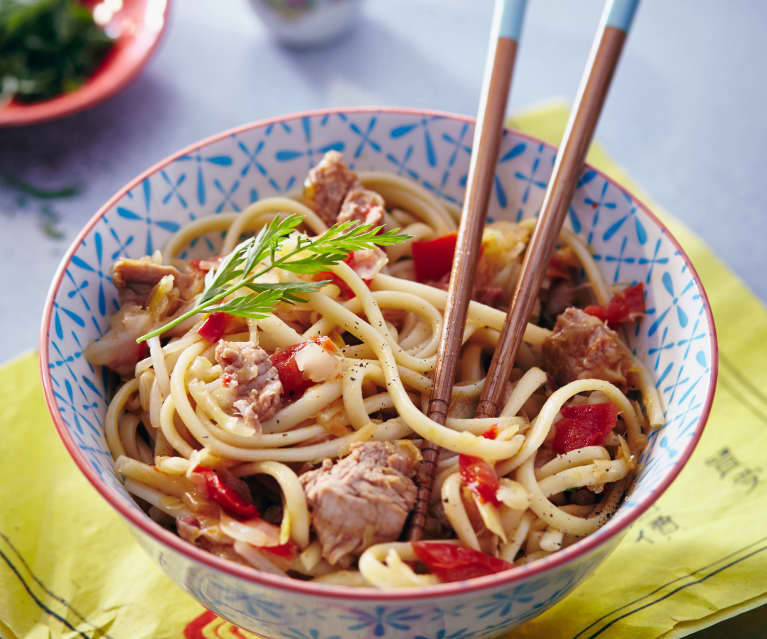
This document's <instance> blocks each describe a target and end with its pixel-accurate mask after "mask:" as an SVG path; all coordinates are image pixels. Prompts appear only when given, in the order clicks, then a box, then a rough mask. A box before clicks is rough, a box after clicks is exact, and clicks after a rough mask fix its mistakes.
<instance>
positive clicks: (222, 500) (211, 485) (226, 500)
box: [194, 466, 259, 521]
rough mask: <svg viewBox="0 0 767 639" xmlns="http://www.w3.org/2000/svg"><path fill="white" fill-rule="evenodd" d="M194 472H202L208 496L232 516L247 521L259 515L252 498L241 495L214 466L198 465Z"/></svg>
mask: <svg viewBox="0 0 767 639" xmlns="http://www.w3.org/2000/svg"><path fill="white" fill-rule="evenodd" d="M194 472H196V473H200V474H201V475H202V476H203V478H204V479H205V489H206V491H207V493H208V498H209V499H210V500H212V501H214V502H216V503H217V504H218V505H219V506H221V509H222V510H223V511H224V512H225V513H226V514H227V515H229V516H230V517H234V518H235V519H240V520H242V521H246V520H248V519H254V518H256V517H258V516H259V514H258V510H257V509H256V507H255V506H254V505H253V502H252V501H251V500H250V496H246V495H241V494H240V493H239V492H237V491H236V490H235V489H234V488H233V487H232V486H230V485H229V484H227V483H226V481H225V480H224V479H223V478H222V477H221V475H220V474H219V473H217V472H216V471H215V470H213V469H212V468H208V467H207V466H198V467H197V468H195V470H194Z"/></svg>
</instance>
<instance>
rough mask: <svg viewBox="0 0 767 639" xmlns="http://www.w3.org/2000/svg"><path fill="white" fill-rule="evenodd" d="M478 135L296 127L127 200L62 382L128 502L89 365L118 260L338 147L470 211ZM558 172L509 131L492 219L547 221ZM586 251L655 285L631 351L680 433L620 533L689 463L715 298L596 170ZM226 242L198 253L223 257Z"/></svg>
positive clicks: (97, 461)
mask: <svg viewBox="0 0 767 639" xmlns="http://www.w3.org/2000/svg"><path fill="white" fill-rule="evenodd" d="M472 132H473V125H472V124H470V123H469V122H466V121H464V120H462V119H457V118H450V117H443V116H436V115H429V114H419V113H412V112H396V111H374V110H362V111H349V112H332V113H324V114H315V115H310V116H295V117H288V118H285V119H283V120H280V121H277V122H272V123H268V124H262V125H256V126H253V127H251V128H246V129H243V130H240V131H238V132H237V133H234V134H231V135H225V136H223V137H220V138H218V139H216V140H214V141H212V142H210V143H208V144H205V145H204V146H200V147H198V148H196V149H195V150H193V151H190V152H188V153H186V154H184V155H180V156H177V157H175V158H174V159H172V160H171V161H170V162H168V163H167V164H165V165H163V166H161V167H159V168H156V169H155V170H154V171H153V172H152V173H151V174H150V175H149V176H148V177H146V178H145V179H143V180H141V181H139V182H137V183H136V184H135V185H133V186H132V188H130V189H129V190H128V191H126V192H125V193H124V194H123V195H122V196H120V197H119V199H118V200H117V201H116V202H114V203H113V205H112V206H110V207H109V208H108V209H107V210H106V211H105V212H104V215H103V216H101V218H100V219H99V220H98V221H97V222H96V223H95V224H94V225H93V226H92V227H91V228H90V230H89V231H88V233H87V234H86V235H85V237H84V239H83V241H82V242H81V243H80V245H79V246H77V248H76V251H75V253H74V255H73V256H72V259H71V261H70V262H69V263H68V264H67V265H66V270H65V272H64V273H63V277H62V279H61V282H60V284H59V286H58V289H57V290H56V291H55V294H54V300H53V305H54V308H53V311H52V315H51V325H50V327H49V343H48V352H49V359H50V366H49V373H50V379H51V384H52V387H53V391H54V395H55V398H56V402H57V404H58V409H59V411H60V414H61V418H62V420H63V422H64V424H65V425H66V426H67V428H68V429H69V432H70V434H71V437H72V439H73V441H74V442H75V443H76V446H77V447H78V449H79V454H80V455H81V456H82V458H83V459H84V460H85V461H86V463H87V464H89V465H90V466H91V467H92V468H93V469H94V470H95V471H96V472H97V473H98V475H99V477H100V478H101V480H102V481H103V482H104V483H105V484H107V485H108V486H110V487H112V488H113V489H114V490H115V491H116V493H117V495H118V496H119V497H118V498H119V499H122V500H125V501H126V502H127V503H128V504H130V506H131V507H133V508H138V507H137V506H136V505H135V504H134V502H133V501H132V500H131V499H130V497H129V496H128V494H127V492H126V491H125V490H124V488H123V487H122V485H121V483H120V481H119V480H118V479H117V477H116V476H115V475H114V473H113V472H112V460H111V456H110V454H109V452H108V450H107V447H106V444H105V441H104V437H103V434H102V420H103V417H104V414H105V411H106V400H107V398H106V391H105V380H106V377H105V375H104V374H103V373H102V371H100V370H95V369H94V368H93V367H91V366H90V365H89V364H88V362H87V361H86V360H85V358H84V357H83V355H82V351H83V349H84V348H85V346H86V345H87V344H88V343H89V342H90V341H91V340H92V339H94V338H97V337H98V336H100V335H101V334H102V332H103V331H104V329H105V327H106V326H107V324H108V317H109V315H110V314H111V313H113V312H114V310H115V309H116V308H117V299H116V293H115V289H114V287H113V285H112V283H111V281H110V277H109V275H110V270H111V264H112V262H113V261H114V260H115V259H117V257H118V256H122V255H127V256H130V257H138V256H141V255H144V254H147V253H151V252H152V251H154V250H155V249H157V248H161V247H162V246H163V244H164V243H165V241H166V239H167V238H168V237H169V236H170V235H171V233H173V232H174V231H176V230H178V228H180V227H181V226H182V225H184V224H185V223H187V222H188V221H190V220H193V219H195V218H198V217H201V216H205V215H212V214H217V213H220V212H222V211H230V210H235V211H236V210H242V209H243V208H244V207H246V206H247V205H248V204H249V203H250V202H252V201H254V200H255V199H258V198H262V197H265V196H269V195H274V194H281V193H286V192H290V191H294V190H295V189H297V188H298V187H300V185H301V182H302V181H303V179H304V177H305V175H306V173H307V171H308V169H309V168H310V167H311V166H312V165H313V164H314V163H315V162H316V161H317V160H318V159H319V158H320V157H321V156H322V155H323V154H324V153H325V152H326V151H327V150H329V149H336V150H339V151H342V152H343V153H344V156H345V158H346V160H347V162H349V163H350V165H351V166H352V168H355V169H358V170H369V169H376V170H386V171H391V172H395V173H398V174H400V175H404V176H406V177H409V178H411V179H413V180H416V181H417V182H419V183H420V184H421V185H423V186H424V187H426V188H427V189H429V190H430V191H432V192H433V193H434V194H436V195H437V196H438V197H442V198H445V199H446V200H447V201H449V202H451V203H453V204H459V203H460V202H461V198H462V194H463V190H464V186H465V183H466V171H467V167H468V161H469V152H470V145H471V139H472ZM553 162H554V152H553V150H552V149H551V148H549V147H547V146H545V145H543V144H541V143H539V142H536V141H534V140H531V139H529V138H527V137H524V136H521V135H518V134H515V133H511V132H506V133H505V135H504V138H503V142H502V145H501V154H500V160H499V163H498V168H497V173H496V179H495V186H494V192H493V197H492V202H491V207H490V218H495V219H502V218H506V219H511V220H518V219H520V218H523V217H531V216H534V215H536V214H537V212H538V209H539V207H540V204H541V201H542V198H543V193H544V189H545V186H546V181H547V179H548V176H549V174H550V173H551V169H552V166H553ZM568 225H569V227H570V228H571V229H572V230H573V231H574V232H576V233H577V234H578V235H580V236H581V237H582V238H583V239H584V240H586V241H587V242H588V243H589V244H590V245H591V246H592V248H593V250H594V254H595V255H594V256H595V259H596V260H597V263H598V264H599V266H600V268H601V269H602V271H603V273H604V274H605V276H606V278H607V281H608V282H609V283H618V284H622V285H629V284H632V283H634V282H636V281H641V282H644V284H645V287H646V290H647V299H646V306H647V314H646V316H645V317H644V319H643V320H642V321H641V322H640V323H639V324H638V325H637V327H636V329H635V330H634V332H633V335H632V336H631V346H632V348H633V349H634V351H635V352H636V353H637V354H638V356H639V357H640V358H642V359H643V360H644V361H645V362H646V363H647V365H648V367H649V368H650V370H651V371H652V372H653V374H654V375H655V377H656V384H657V387H658V389H659V390H660V393H661V396H662V398H663V401H664V405H665V409H666V425H665V426H664V427H662V428H661V429H659V430H658V431H656V432H655V433H653V434H652V436H651V437H650V442H649V445H648V447H647V450H646V452H645V453H644V454H643V456H642V459H641V460H640V472H639V475H638V477H637V480H636V482H635V484H634V488H633V490H632V492H631V495H630V497H629V498H628V499H627V500H626V501H625V503H624V504H623V505H622V506H621V508H620V510H619V512H618V514H617V515H616V516H615V517H614V518H613V522H614V523H615V522H617V521H618V520H620V519H622V518H624V517H627V516H629V515H630V512H631V511H632V509H634V508H636V507H637V505H638V504H639V503H641V502H642V501H643V500H644V499H645V498H647V497H648V496H649V495H650V494H651V493H652V492H653V490H654V489H656V488H657V487H658V486H659V485H660V484H661V483H662V482H663V481H664V479H665V478H667V477H668V475H669V473H670V472H671V471H672V469H673V468H674V466H675V465H676V464H678V463H680V460H683V459H686V457H687V456H688V454H689V448H690V446H691V445H693V443H694V442H693V439H694V436H695V435H696V433H697V432H698V430H699V428H700V420H701V416H702V414H703V412H704V411H705V409H706V404H707V399H708V397H709V393H710V392H711V390H712V389H711V384H712V374H711V362H712V350H711V349H712V347H711V343H712V342H711V339H710V338H711V334H712V326H710V324H709V317H710V316H709V315H708V314H707V313H706V312H705V311H706V299H705V296H704V295H703V292H702V291H701V290H700V288H699V286H698V284H697V280H696V278H694V277H693V274H692V273H691V271H690V268H689V266H688V265H687V263H686V261H685V258H684V256H683V255H681V254H680V252H679V250H678V249H677V247H676V245H675V244H674V243H673V242H672V241H671V239H670V238H669V237H668V234H667V231H666V230H665V229H664V228H662V227H660V226H659V225H658V223H657V222H656V221H655V220H654V218H652V217H651V216H649V215H648V214H647V212H646V211H645V210H644V209H643V208H642V206H641V205H640V204H639V203H637V202H636V201H634V200H633V199H632V197H631V196H630V195H629V194H628V193H626V192H625V191H623V190H622V189H621V188H620V187H619V186H617V185H616V184H614V183H613V182H611V181H610V180H608V179H606V178H605V177H604V176H603V175H601V174H600V173H597V172H596V171H593V170H590V169H587V170H584V172H583V174H582V176H581V179H580V181H579V184H578V189H577V191H576V194H575V197H574V200H573V203H572V206H571V208H570V214H569V219H568ZM216 239H217V238H216V237H212V238H204V239H201V240H200V241H199V242H197V243H196V245H195V246H193V247H192V248H191V250H192V251H193V252H194V253H196V254H198V255H201V254H210V253H211V252H213V251H214V250H215V241H216Z"/></svg>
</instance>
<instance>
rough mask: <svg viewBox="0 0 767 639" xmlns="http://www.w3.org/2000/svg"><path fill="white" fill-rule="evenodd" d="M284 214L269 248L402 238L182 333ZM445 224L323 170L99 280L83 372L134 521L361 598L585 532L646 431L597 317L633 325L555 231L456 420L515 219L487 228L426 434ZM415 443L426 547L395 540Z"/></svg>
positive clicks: (409, 190) (622, 350)
mask: <svg viewBox="0 0 767 639" xmlns="http://www.w3.org/2000/svg"><path fill="white" fill-rule="evenodd" d="M288 215H297V216H300V217H301V220H302V222H301V226H300V228H299V229H297V230H296V231H295V233H293V234H292V235H291V236H290V237H289V238H288V239H287V240H286V243H287V244H286V246H287V245H291V244H290V243H291V242H298V243H297V244H294V245H295V246H298V247H299V248H300V247H301V246H302V244H301V241H302V240H300V239H299V240H296V239H295V238H297V237H299V235H297V234H298V233H300V234H301V235H300V237H303V238H312V237H318V236H321V235H322V234H323V233H325V232H326V231H327V230H328V228H329V227H331V226H332V225H333V224H334V223H335V222H336V221H339V222H344V221H351V222H360V223H365V224H371V225H373V226H377V225H382V226H383V227H384V228H386V229H391V228H393V227H401V229H402V232H403V233H405V234H408V235H409V236H410V239H408V240H406V241H404V242H401V243H391V244H389V245H386V246H384V247H383V250H382V249H381V248H375V247H374V248H366V249H362V250H357V251H353V252H350V253H349V255H348V256H347V257H346V259H345V260H343V261H340V260H336V261H335V262H334V263H329V264H327V265H326V266H325V267H323V268H322V269H321V270H322V272H321V273H319V274H317V273H314V272H311V271H310V270H309V271H307V272H299V270H295V269H294V270H285V269H283V268H273V269H271V270H269V269H268V268H267V269H265V274H264V275H263V276H259V277H258V278H256V279H255V280H254V282H253V283H251V285H250V289H252V290H256V289H258V286H260V285H263V286H262V289H263V290H266V289H268V290H275V287H277V288H279V287H283V286H285V285H293V284H298V285H301V283H312V282H313V283H314V284H311V285H310V286H309V287H308V288H307V289H306V290H305V294H304V295H303V296H302V298H301V299H300V300H299V299H281V300H280V301H279V302H278V303H277V304H276V306H275V308H274V311H273V312H271V313H262V314H261V315H260V316H258V317H249V318H247V317H241V316H237V313H236V312H234V311H235V310H236V305H237V304H238V303H242V304H244V301H243V300H244V298H243V297H242V295H243V290H244V291H246V292H247V290H248V289H247V288H246V287H244V286H243V290H239V291H236V292H232V293H231V294H228V295H227V296H226V297H224V298H222V301H221V303H222V304H223V303H227V304H228V306H227V308H228V309H230V311H231V312H228V313H227V314H224V313H222V312H215V313H206V314H203V315H196V314H194V309H195V308H196V306H195V304H199V302H200V300H201V299H203V298H204V296H205V294H206V293H204V292H203V289H204V288H205V290H206V291H207V290H208V288H210V287H211V286H212V282H213V281H214V280H215V278H216V276H217V274H220V273H221V272H222V270H223V269H224V268H225V266H222V264H223V265H226V262H227V260H226V257H225V256H227V255H232V254H233V252H236V251H237V250H238V248H237V247H238V246H241V244H240V242H242V241H243V238H248V237H251V236H253V235H254V234H255V233H258V232H259V231H260V230H261V229H264V228H267V227H269V225H270V224H272V225H274V224H276V223H278V222H279V220H281V219H284V218H286V217H287V216H288ZM457 216H458V212H457V211H456V210H453V209H451V208H449V207H447V206H445V204H444V203H443V202H441V201H439V200H437V199H436V198H435V197H434V196H432V195H431V194H430V193H428V192H427V191H425V190H424V189H422V188H421V187H419V186H418V185H417V184H415V183H412V182H410V181H407V180H405V179H403V178H400V177H397V176H394V175H390V174H387V173H379V172H374V173H360V174H359V175H356V174H354V173H353V172H351V171H350V170H349V169H348V168H346V166H345V165H344V164H343V161H342V160H341V158H340V156H338V154H334V153H330V154H328V155H327V156H326V157H325V158H324V159H323V161H322V162H321V163H320V164H318V165H317V166H316V167H315V168H314V169H313V170H312V171H311V172H310V174H309V177H308V178H307V182H306V184H305V189H304V193H303V194H302V196H297V197H296V198H287V197H274V198H266V199H263V200H260V201H258V202H256V203H254V204H252V205H251V206H250V207H248V208H247V209H245V210H244V211H242V212H241V213H225V214H221V215H215V216H210V217H204V218H201V219H199V220H196V221H194V222H192V223H190V224H189V225H187V226H186V227H184V228H183V229H182V230H180V231H179V232H178V233H176V234H175V235H174V236H173V237H172V238H171V239H170V240H169V242H168V243H167V245H166V246H165V249H164V252H163V253H162V255H160V254H156V255H154V256H147V257H145V258H141V259H139V260H128V259H123V260H120V261H118V263H117V264H115V267H114V277H113V279H114V282H115V284H116V286H117V287H118V291H119V293H120V300H121V309H120V311H119V312H118V313H117V314H116V315H115V317H113V318H112V323H111V329H110V331H109V332H108V333H107V334H106V335H105V336H104V337H103V338H102V339H101V340H99V341H98V342H94V343H93V344H91V345H90V346H89V347H88V349H87V351H86V355H87V357H88V358H89V359H90V361H91V362H92V363H94V364H97V365H105V366H108V367H110V368H111V369H113V370H114V371H116V372H117V373H118V374H120V375H121V376H122V378H123V382H122V385H121V386H120V387H119V389H118V390H117V392H116V393H115V394H114V396H113V398H112V400H111V403H110V405H109V409H108V411H107V414H106V418H105V425H104V432H105V437H106V441H107V444H108V446H109V449H110V450H111V451H112V454H113V456H114V458H115V470H116V472H117V473H119V474H120V475H121V476H122V477H123V478H124V480H125V486H126V488H127V490H128V491H129V492H131V493H132V494H133V495H134V496H135V497H136V499H137V500H138V502H139V504H141V506H142V507H143V508H144V509H145V510H146V511H147V513H148V515H149V516H151V517H152V518H153V519H155V520H156V521H157V522H158V523H160V524H161V525H164V526H167V527H169V528H171V529H172V530H175V531H177V532H178V534H179V535H180V536H181V537H183V538H184V539H186V540H187V541H189V542H190V543H194V544H197V545H198V546H201V547H202V548H204V549H206V550H208V551H210V552H211V553H214V554H217V555H219V556H221V557H224V558H227V559H230V560H232V561H237V562H239V563H242V564H247V565H250V566H253V567H254V568H255V569H257V570H263V571H267V572H271V573H275V574H280V575H288V576H291V577H296V578H300V579H315V580H317V581H319V582H322V583H336V584H338V583H343V584H350V585H360V586H374V587H400V586H422V585H428V584H433V583H439V582H440V581H444V580H450V579H459V578H466V577H471V576H476V575H481V574H486V573H488V572H496V571H499V570H503V569H508V568H512V567H513V566H515V565H520V564H523V563H527V562H529V561H533V560H535V559H537V558H540V557H543V556H546V555H549V554H551V553H554V552H557V551H558V550H559V549H561V548H563V547H565V546H567V545H570V544H572V543H574V542H575V541H576V540H578V539H579V538H581V537H583V536H585V535H588V534H590V533H592V532H593V531H595V530H596V529H597V528H599V527H600V526H601V525H602V524H603V523H604V522H605V521H606V520H607V519H608V518H609V517H610V516H611V514H612V513H613V512H614V511H615V510H616V509H617V507H618V505H619V504H620V502H621V499H622V498H623V495H624V494H625V492H626V489H627V487H628V486H629V483H630V480H631V477H632V475H633V472H634V469H635V464H636V460H637V458H638V456H639V454H640V453H641V451H642V449H643V447H644V445H645V438H646V434H647V433H648V431H649V430H650V429H651V428H653V427H654V426H657V425H658V424H660V423H661V422H662V416H663V412H662V407H661V404H660V400H659V397H658V395H657V392H656V390H655V387H654V384H653V382H652V380H651V377H650V375H649V373H648V371H647V370H646V369H645V367H644V366H643V364H642V363H641V362H640V361H638V360H637V359H636V358H635V357H634V356H633V355H632V354H631V351H630V350H629V349H628V348H627V347H626V346H625V344H624V342H623V341H622V339H621V338H620V337H619V334H618V333H617V332H616V331H614V330H612V329H611V328H610V327H608V325H607V324H606V323H605V321H603V320H606V321H607V322H608V323H609V324H610V325H611V326H617V325H618V324H620V323H621V322H627V321H631V320H633V319H635V317H636V315H637V313H639V312H641V309H638V308H637V307H636V304H635V303H634V304H633V305H632V304H629V302H630V301H631V300H630V295H629V292H628V291H626V292H622V291H615V290H612V289H611V288H610V287H609V286H608V285H607V284H606V282H605V281H604V279H603V278H602V276H601V274H600V272H599V269H598V268H597V267H596V265H595V264H594V261H593V259H592V257H591V254H590V251H589V248H588V247H587V246H585V245H584V244H583V243H582V242H581V240H580V239H579V238H578V237H576V236H575V235H574V234H572V233H569V232H567V231H563V233H562V235H561V242H560V245H559V247H558V248H557V252H556V255H555V258H554V259H553V260H552V264H551V269H550V271H551V272H547V276H546V278H545V281H544V288H543V290H542V292H541V296H540V300H539V303H538V305H537V308H536V310H535V314H534V317H531V319H530V323H529V324H528V326H527V328H526V331H525V334H524V344H523V346H522V348H521V349H520V352H519V355H518V357H517V361H516V362H515V368H514V370H513V371H512V375H511V377H510V379H509V380H508V382H507V389H506V398H505V404H504V408H503V410H502V411H501V414H500V415H499V416H498V417H496V418H492V419H491V418H475V417H474V416H473V415H474V407H475V405H476V402H477V400H478V398H479V395H480V393H481V390H482V386H483V383H484V377H485V374H486V372H487V366H488V363H489V356H490V355H491V353H492V349H493V347H494V345H495V344H496V342H497V340H498V338H499V333H500V330H501V328H502V326H503V322H504V319H505V308H506V306H507V304H508V301H509V299H510V295H511V292H512V291H513V288H514V284H515V283H516V278H517V277H518V275H519V268H520V264H521V259H522V256H523V254H524V250H525V247H526V244H527V241H528V239H529V237H530V235H531V233H532V230H533V227H534V221H524V222H522V223H520V224H516V225H515V224H510V223H497V224H492V225H489V226H488V228H487V229H486V231H485V234H484V236H483V251H482V257H481V259H480V263H479V265H478V274H477V282H476V285H475V291H474V300H473V301H472V302H471V303H470V306H469V309H468V317H467V323H466V329H465V332H464V336H463V346H462V350H461V359H460V363H459V366H458V373H457V376H456V381H455V386H454V388H453V394H452V400H451V405H450V411H449V416H448V419H447V421H446V423H445V425H441V424H439V423H436V422H434V421H432V420H430V419H429V418H428V417H427V415H426V414H425V412H424V409H425V406H426V405H427V403H428V399H429V393H430V389H431V377H430V376H431V372H432V370H433V368H434V366H435V361H436V356H437V347H438V340H439V334H440V330H441V324H442V321H443V319H442V314H443V311H444V308H445V303H446V296H447V294H446V290H445V289H446V284H447V275H446V270H445V269H446V266H445V265H447V268H449V264H450V262H451V260H452V252H451V250H452V249H451V242H453V244H452V245H453V246H454V238H453V239H451V237H452V236H451V235H450V234H451V233H454V231H455V230H456V219H457ZM334 228H335V227H334ZM211 232H219V233H221V232H223V233H224V240H223V246H222V247H221V249H220V254H219V255H212V256H209V257H208V258H205V259H201V260H193V261H185V260H181V259H180V258H179V255H180V254H181V253H182V251H183V250H184V249H185V247H187V246H188V245H189V243H190V242H192V241H193V240H194V239H195V238H197V237H200V236H202V235H205V234H207V233H211ZM291 246H293V245H291ZM281 250H282V249H281ZM279 255H281V253H279V251H278V252H277V253H276V254H275V253H274V251H273V252H272V254H271V256H270V257H269V258H267V262H268V261H269V260H272V261H274V260H275V259H276V258H277V257H279ZM240 268H241V269H243V270H242V271H241V272H242V273H244V267H242V266H241V267H240ZM319 281H321V282H322V283H318V282H319ZM254 287H255V288H254ZM270 287H271V288H270ZM262 289H258V290H262ZM635 293H636V290H634V291H633V293H632V294H633V295H634V296H635ZM238 300H239V301H238ZM627 300H628V301H627ZM619 302H622V303H623V304H622V305H621V304H620V303H619ZM634 302H635V300H634ZM627 304H628V306H630V307H631V308H630V309H629V311H630V312H629V313H628V314H627V313H626V312H625V311H626V307H627ZM582 308H585V309H586V311H584V310H582ZM190 309H191V310H190ZM190 313H191V314H190ZM616 313H618V315H616ZM621 313H623V315H622V316H621ZM187 315H189V317H187ZM182 318H184V321H180V322H179V323H177V324H176V325H175V326H173V328H172V329H171V330H169V331H167V332H164V333H162V334H160V335H154V336H152V337H150V338H149V339H147V340H146V341H145V342H142V343H140V344H136V339H137V338H139V337H140V336H142V335H144V334H146V333H150V332H151V331H153V330H154V329H157V328H158V327H159V326H161V325H163V324H166V323H167V322H168V321H171V320H172V321H176V322H178V320H180V319H182ZM171 323H172V322H171ZM424 441H429V442H434V443H435V444H437V445H438V446H439V447H440V455H439V460H438V464H437V471H436V476H435V479H434V486H433V490H432V498H431V503H430V504H429V518H428V519H427V525H426V529H425V535H424V537H425V539H426V541H424V542H418V543H411V542H407V541H403V539H406V538H407V527H408V517H409V514H410V512H411V511H412V508H413V505H414V501H415V498H416V484H415V477H416V471H417V468H418V463H419V461H420V451H419V448H420V446H421V445H422V443H423V442H424Z"/></svg>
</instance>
